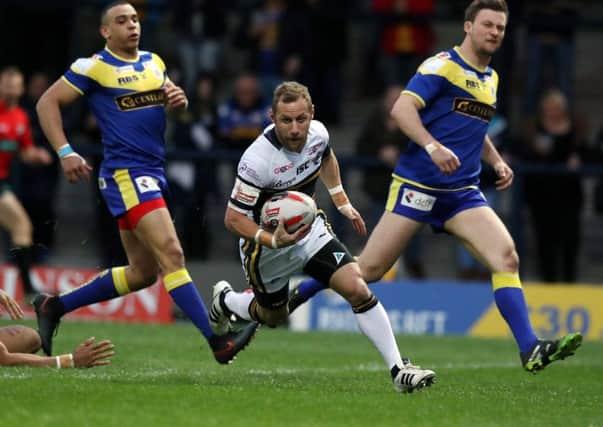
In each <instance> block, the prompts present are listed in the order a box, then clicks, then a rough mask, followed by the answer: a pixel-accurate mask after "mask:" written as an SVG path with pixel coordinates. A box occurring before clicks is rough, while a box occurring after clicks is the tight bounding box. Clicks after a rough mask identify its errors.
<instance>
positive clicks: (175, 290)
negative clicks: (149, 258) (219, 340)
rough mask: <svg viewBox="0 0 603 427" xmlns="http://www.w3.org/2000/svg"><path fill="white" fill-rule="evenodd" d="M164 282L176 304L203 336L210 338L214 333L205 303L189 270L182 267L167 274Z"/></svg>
mask: <svg viewBox="0 0 603 427" xmlns="http://www.w3.org/2000/svg"><path fill="white" fill-rule="evenodd" d="M163 283H164V285H165V288H166V289H167V291H168V292H169V294H170V296H171V297H172V299H173V300H174V302H175V303H176V305H178V307H180V310H182V312H183V313H184V314H186V315H187V316H188V318H189V319H190V320H191V321H192V322H193V324H194V325H195V326H196V327H197V329H199V331H201V333H202V334H203V336H204V337H205V338H206V339H209V338H210V337H211V336H212V335H214V333H213V331H212V330H211V326H209V318H208V317H207V309H206V308H205V304H204V303H203V300H202V299H201V296H200V295H199V291H198V290H197V287H196V286H195V283H193V279H191V276H190V275H189V274H188V271H186V269H185V268H182V269H180V270H177V271H174V272H173V273H169V274H166V275H165V276H164V277H163Z"/></svg>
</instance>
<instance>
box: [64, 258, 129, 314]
mask: <svg viewBox="0 0 603 427" xmlns="http://www.w3.org/2000/svg"><path fill="white" fill-rule="evenodd" d="M125 270H126V267H114V268H111V269H109V270H104V271H102V272H101V273H99V274H97V275H96V276H94V277H93V278H92V279H90V280H89V281H88V282H86V283H84V284H82V285H81V286H80V287H78V288H76V289H73V290H71V291H67V292H64V293H62V294H61V295H60V296H59V299H60V300H61V302H62V303H63V306H64V307H65V313H69V312H70V311H73V310H75V309H76V308H80V307H84V306H86V305H90V304H94V303H97V302H101V301H107V300H110V299H113V298H117V297H120V296H122V295H126V294H129V293H130V288H128V283H127V281H126V271H125Z"/></svg>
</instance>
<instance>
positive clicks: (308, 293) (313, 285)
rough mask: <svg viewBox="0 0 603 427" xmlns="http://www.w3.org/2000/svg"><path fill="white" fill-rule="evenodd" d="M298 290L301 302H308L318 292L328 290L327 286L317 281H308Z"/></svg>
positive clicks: (302, 283) (300, 285)
mask: <svg viewBox="0 0 603 427" xmlns="http://www.w3.org/2000/svg"><path fill="white" fill-rule="evenodd" d="M296 289H297V293H299V296H300V298H301V301H303V302H306V301H308V300H309V299H310V298H312V297H313V296H314V295H316V294H317V293H318V292H320V291H322V290H323V289H327V286H325V285H323V284H322V283H321V282H319V281H318V280H316V279H308V280H304V281H303V282H301V283H300V284H299V286H298V287H297V288H296Z"/></svg>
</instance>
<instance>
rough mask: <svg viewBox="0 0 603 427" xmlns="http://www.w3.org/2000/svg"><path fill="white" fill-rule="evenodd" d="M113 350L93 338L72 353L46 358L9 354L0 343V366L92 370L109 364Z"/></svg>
mask: <svg viewBox="0 0 603 427" xmlns="http://www.w3.org/2000/svg"><path fill="white" fill-rule="evenodd" d="M113 348H114V346H113V344H112V343H111V341H109V340H103V341H100V342H98V343H95V342H94V338H88V339H87V340H86V341H85V342H84V343H82V344H80V345H79V346H78V347H77V348H76V349H75V351H74V352H73V353H69V354H62V355H60V356H50V357H46V356H38V355H36V354H27V353H9V351H8V349H7V348H6V346H5V345H4V344H3V343H2V342H0V366H32V367H39V366H47V367H50V368H58V369H64V368H92V367H94V366H101V365H108V364H109V363H111V357H112V356H113V355H114V354H115V352H114V351H113Z"/></svg>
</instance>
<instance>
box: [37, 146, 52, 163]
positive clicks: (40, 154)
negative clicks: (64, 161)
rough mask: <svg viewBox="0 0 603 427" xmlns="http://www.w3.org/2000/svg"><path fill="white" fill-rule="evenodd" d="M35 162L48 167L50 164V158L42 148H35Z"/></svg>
mask: <svg viewBox="0 0 603 427" xmlns="http://www.w3.org/2000/svg"><path fill="white" fill-rule="evenodd" d="M36 160H37V163H38V164H41V165H49V164H51V163H52V156H51V155H50V153H49V152H48V151H47V150H45V149H44V148H40V147H37V148H36Z"/></svg>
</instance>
